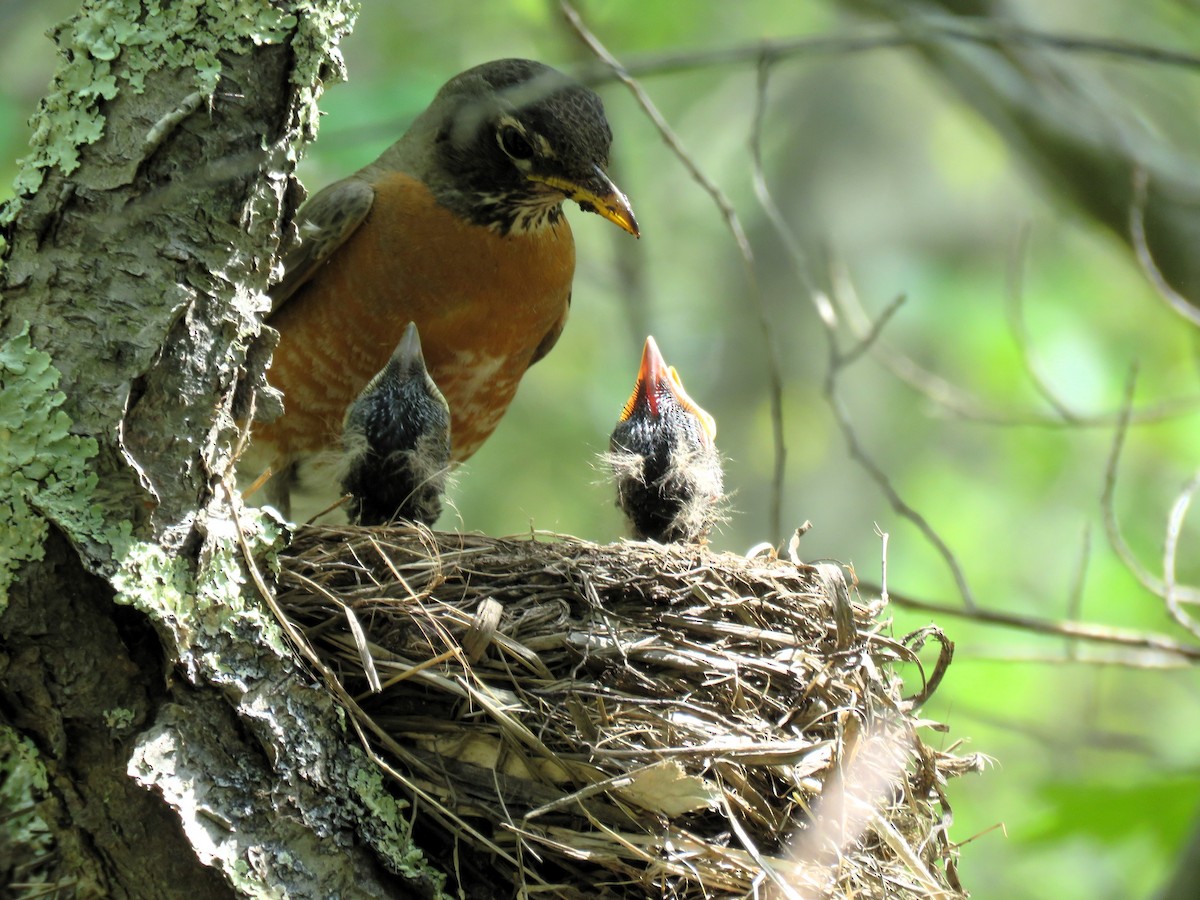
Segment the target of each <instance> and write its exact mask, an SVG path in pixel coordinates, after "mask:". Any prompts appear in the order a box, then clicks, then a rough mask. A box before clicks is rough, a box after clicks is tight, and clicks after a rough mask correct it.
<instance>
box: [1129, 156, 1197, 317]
mask: <svg viewBox="0 0 1200 900" xmlns="http://www.w3.org/2000/svg"><path fill="white" fill-rule="evenodd" d="M1149 183H1150V175H1149V173H1147V171H1146V170H1145V169H1144V168H1142V167H1141V166H1138V167H1137V168H1136V169H1134V170H1133V201H1132V203H1130V206H1129V242H1130V244H1131V245H1132V246H1133V251H1134V255H1135V256H1136V257H1137V261H1138V265H1139V266H1141V267H1142V272H1143V274H1145V276H1146V278H1147V279H1148V280H1149V281H1150V284H1151V285H1153V286H1154V290H1155V291H1156V292H1157V293H1158V295H1159V296H1160V297H1161V298H1162V299H1163V300H1164V301H1165V302H1166V304H1167V306H1169V307H1170V308H1171V311H1172V312H1174V313H1178V314H1179V315H1180V316H1182V317H1183V318H1185V319H1187V320H1188V321H1189V322H1191V323H1192V324H1193V325H1200V309H1197V308H1196V306H1195V304H1194V303H1192V302H1191V301H1190V300H1188V299H1187V297H1185V296H1183V295H1182V294H1180V293H1179V292H1178V291H1176V290H1175V289H1174V288H1173V287H1171V285H1170V284H1169V283H1168V282H1167V279H1166V277H1165V276H1164V275H1163V273H1162V272H1161V271H1160V270H1159V268H1158V264H1157V263H1155V262H1154V253H1153V252H1152V251H1151V250H1150V245H1149V244H1148V243H1147V242H1146V193H1147V188H1148V187H1149Z"/></svg>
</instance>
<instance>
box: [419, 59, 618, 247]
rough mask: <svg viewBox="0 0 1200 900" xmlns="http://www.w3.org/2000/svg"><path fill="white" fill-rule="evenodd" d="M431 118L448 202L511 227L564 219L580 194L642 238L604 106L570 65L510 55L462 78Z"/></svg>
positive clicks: (439, 190) (436, 163) (434, 179)
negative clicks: (615, 171) (619, 175)
mask: <svg viewBox="0 0 1200 900" xmlns="http://www.w3.org/2000/svg"><path fill="white" fill-rule="evenodd" d="M426 116H428V117H431V118H432V121H427V122H426V123H425V124H426V125H431V126H433V128H434V129H435V130H434V135H433V141H434V148H433V160H432V163H433V171H432V172H430V173H429V174H428V180H429V181H430V183H431V187H432V188H433V190H434V193H435V195H437V196H438V199H439V200H440V201H441V202H443V203H445V204H446V205H447V206H449V207H450V208H451V209H454V211H455V212H458V213H460V214H463V215H465V216H467V217H468V218H470V219H471V221H473V222H475V223H476V224H479V225H487V226H489V227H495V228H497V229H498V230H500V231H501V232H502V233H507V232H508V231H510V230H515V231H522V230H528V229H532V228H537V227H540V226H541V225H544V224H546V223H547V222H553V221H556V220H557V218H558V216H559V215H561V210H562V202H563V200H565V199H570V200H574V201H575V202H577V203H578V204H579V206H580V208H582V209H584V210H586V211H588V212H596V213H599V214H600V215H602V216H604V218H606V219H608V220H609V221H610V222H613V223H615V224H617V225H619V226H620V227H621V228H623V229H625V230H626V231H628V232H629V233H630V234H632V235H634V236H635V237H636V236H637V234H638V226H637V221H636V220H635V219H634V216H633V210H632V209H631V208H630V206H629V201H628V200H627V199H626V198H625V195H624V194H622V193H621V191H620V190H619V189H618V188H617V186H616V185H615V184H613V183H612V181H611V180H610V179H609V177H608V175H607V174H606V171H605V170H606V169H607V167H608V153H609V148H610V146H611V145H612V131H611V130H610V129H609V127H608V119H607V118H605V115H604V104H603V103H602V102H601V101H600V98H599V97H598V96H597V95H596V94H595V93H594V92H593V91H591V90H589V89H588V88H586V87H584V86H583V85H581V84H579V83H578V82H576V81H573V80H572V79H570V78H568V77H567V76H566V75H563V74H562V73H561V72H558V71H556V70H555V69H552V68H550V67H549V66H546V65H543V64H542V63H538V62H533V61H532V60H527V59H501V60H496V61H494V62H489V63H484V64H483V65H480V66H476V67H475V68H473V69H468V70H467V71H466V72H463V73H462V74H461V75H457V76H455V77H454V78H452V79H451V80H450V81H449V82H448V83H447V84H446V85H445V86H444V87H443V88H442V89H441V90H440V91H439V92H438V95H437V97H435V98H434V101H433V103H432V104H431V105H430V108H429V110H428V111H427V113H426Z"/></svg>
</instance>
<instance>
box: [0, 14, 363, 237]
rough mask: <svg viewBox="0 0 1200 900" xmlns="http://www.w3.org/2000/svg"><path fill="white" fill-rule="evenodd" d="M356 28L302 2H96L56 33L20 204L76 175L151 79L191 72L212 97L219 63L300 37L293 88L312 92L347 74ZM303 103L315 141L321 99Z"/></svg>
mask: <svg viewBox="0 0 1200 900" xmlns="http://www.w3.org/2000/svg"><path fill="white" fill-rule="evenodd" d="M353 19H354V5H353V4H351V3H349V2H345V3H341V4H338V5H336V6H334V7H332V8H315V7H314V4H311V3H308V2H299V0H297V2H293V3H290V4H272V3H269V2H267V0H88V2H85V3H84V5H83V8H82V9H81V10H80V12H79V13H78V14H77V15H75V16H73V17H72V18H70V19H68V20H67V21H65V22H63V23H62V24H61V25H59V26H58V27H57V28H55V29H54V30H53V31H52V32H51V37H52V38H53V40H54V42H55V43H56V44H57V45H58V48H59V54H60V61H59V65H58V68H57V70H56V71H55V73H54V78H53V80H52V82H51V85H50V89H49V91H48V92H47V93H46V95H45V97H43V98H42V101H41V102H40V103H39V105H38V109H37V111H36V112H35V113H34V115H33V118H32V119H31V120H30V125H31V127H32V129H33V136H32V137H31V139H30V152H29V154H28V155H27V156H25V157H24V158H23V159H21V160H20V161H19V165H20V169H19V172H18V174H17V177H16V180H15V181H14V189H15V192H16V194H17V196H18V197H21V196H24V195H28V194H32V193H33V192H34V191H36V190H37V189H38V187H40V186H41V183H42V180H43V178H44V177H45V173H46V172H47V171H48V170H50V169H52V168H55V167H57V168H58V169H60V170H61V171H62V173H63V174H65V175H69V174H70V173H71V172H73V171H75V169H77V168H78V167H79V163H80V151H81V149H82V148H83V147H84V146H86V145H88V144H91V143H93V142H95V141H97V140H99V139H100V137H101V136H102V135H103V134H104V127H105V117H104V101H106V100H111V99H112V98H113V97H115V96H116V95H117V93H118V91H119V90H122V89H125V88H128V89H130V90H133V91H134V92H135V93H142V91H143V90H144V88H145V80H146V75H147V74H148V73H150V72H153V71H156V70H158V69H171V70H176V71H188V70H190V71H192V72H193V85H194V88H195V90H196V91H199V92H201V93H202V94H203V95H204V96H205V97H208V96H211V95H212V94H213V92H214V91H216V89H217V86H218V84H219V83H220V80H221V60H220V54H221V53H223V52H225V53H227V52H229V51H230V50H233V52H236V53H246V52H249V51H250V50H252V49H253V48H254V47H257V46H262V45H264V44H279V43H283V42H285V41H287V40H289V39H292V38H293V36H295V41H296V44H297V51H298V52H297V57H296V60H297V63H296V69H295V72H294V83H295V84H297V85H312V84H314V83H319V79H318V78H317V73H318V71H320V70H324V71H326V72H327V73H329V72H330V67H329V66H328V65H327V61H328V60H329V59H330V58H332V59H333V60H334V65H333V67H332V73H331V74H334V75H335V76H336V74H338V72H339V71H340V57H338V56H337V53H336V50H334V49H332V48H333V47H334V45H336V42H337V40H338V39H339V38H340V37H341V36H342V34H344V33H345V32H346V31H348V30H349V28H350V26H351V24H352V23H353ZM327 80H328V79H327ZM301 99H302V100H303V101H304V104H303V105H304V109H305V110H306V111H305V112H303V113H302V119H303V121H304V122H305V123H307V122H308V121H309V120H310V119H311V122H312V123H313V124H312V125H306V130H308V131H311V130H312V129H313V128H315V121H316V111H315V104H313V103H311V102H310V101H313V100H315V93H313V96H312V97H310V98H309V97H305V98H301ZM310 106H311V107H313V108H312V109H311V110H309V107H310ZM18 207H19V204H18V203H10V204H8V205H7V206H6V207H5V208H4V209H3V210H0V223H6V222H9V221H11V220H12V219H13V218H14V217H15V216H16V214H17V212H18Z"/></svg>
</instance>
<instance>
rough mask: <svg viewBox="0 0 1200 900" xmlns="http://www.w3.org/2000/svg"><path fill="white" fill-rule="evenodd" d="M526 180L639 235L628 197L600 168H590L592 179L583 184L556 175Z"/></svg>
mask: <svg viewBox="0 0 1200 900" xmlns="http://www.w3.org/2000/svg"><path fill="white" fill-rule="evenodd" d="M529 178H530V179H532V180H534V181H540V182H542V183H543V184H548V185H549V186H550V187H552V188H554V189H555V190H559V191H562V192H563V193H564V194H566V195H567V196H568V197H569V198H570V199H572V200H574V201H575V202H576V203H578V204H579V208H580V209H582V210H583V211H584V212H594V213H599V214H600V215H602V216H604V218H606V219H608V221H610V222H612V223H613V224H614V225H618V226H620V227H621V228H623V229H624V230H625V231H628V232H629V233H630V234H632V235H633V236H634V237H639V236H640V234H641V232H639V231H638V224H637V219H636V218H634V215H633V207H632V206H630V205H629V198H627V197H626V196H625V195H624V194H622V193H621V189H620V188H618V187H617V186H616V185H615V184H613V182H612V179H611V178H609V177H608V175H606V174H605V172H604V170H603V169H601V168H600V167H599V166H593V167H592V175H591V177H590V178H588V179H587V180H586V181H584V182H576V181H573V180H571V179H569V178H563V177H562V176H559V175H529Z"/></svg>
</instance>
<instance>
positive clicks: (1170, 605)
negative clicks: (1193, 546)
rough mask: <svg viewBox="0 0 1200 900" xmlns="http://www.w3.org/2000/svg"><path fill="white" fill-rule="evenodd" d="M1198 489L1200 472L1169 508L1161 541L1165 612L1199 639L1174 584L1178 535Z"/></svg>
mask: <svg viewBox="0 0 1200 900" xmlns="http://www.w3.org/2000/svg"><path fill="white" fill-rule="evenodd" d="M1198 489H1200V472H1197V473H1196V474H1195V475H1193V476H1192V479H1191V481H1189V482H1188V483H1187V484H1186V485H1184V487H1183V490H1182V491H1180V492H1179V496H1178V497H1177V498H1176V499H1175V503H1174V504H1173V505H1172V506H1171V514H1170V516H1168V517H1167V536H1166V539H1165V540H1164V541H1163V582H1164V584H1163V587H1164V588H1165V590H1164V591H1163V601H1164V602H1165V603H1166V605H1167V612H1169V613H1170V614H1171V617H1172V618H1173V619H1174V620H1175V621H1176V622H1178V623H1179V625H1180V627H1182V628H1185V629H1187V630H1188V631H1189V632H1191V634H1192V636H1193V637H1195V638H1197V639H1200V623H1197V622H1196V620H1195V619H1194V618H1193V617H1192V616H1191V615H1189V614H1188V613H1187V612H1186V611H1185V610H1184V609H1183V607H1182V606H1180V603H1179V601H1180V596H1179V585H1178V584H1176V583H1175V554H1176V550H1177V549H1178V546H1179V535H1180V534H1181V533H1182V532H1183V523H1184V520H1185V519H1186V518H1187V513H1188V508H1189V507H1190V506H1191V505H1192V498H1193V497H1194V496H1196V491H1197V490H1198Z"/></svg>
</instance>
